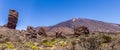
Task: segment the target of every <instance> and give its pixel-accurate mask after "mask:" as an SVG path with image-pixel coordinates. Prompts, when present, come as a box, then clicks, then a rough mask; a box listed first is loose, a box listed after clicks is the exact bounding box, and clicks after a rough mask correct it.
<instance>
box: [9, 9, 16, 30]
mask: <svg viewBox="0 0 120 50" xmlns="http://www.w3.org/2000/svg"><path fill="white" fill-rule="evenodd" d="M17 22H18V12H17V11H16V10H13V9H11V10H10V11H9V15H8V23H7V27H8V28H10V29H16V25H17Z"/></svg>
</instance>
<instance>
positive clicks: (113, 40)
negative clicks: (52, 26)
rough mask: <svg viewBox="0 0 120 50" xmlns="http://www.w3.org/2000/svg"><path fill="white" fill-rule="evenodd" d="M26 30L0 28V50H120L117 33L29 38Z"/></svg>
mask: <svg viewBox="0 0 120 50" xmlns="http://www.w3.org/2000/svg"><path fill="white" fill-rule="evenodd" d="M27 34H29V32H27V31H26V30H14V29H8V28H4V27H0V50H120V38H119V37H120V34H119V33H90V34H87V35H81V36H79V37H74V36H66V38H55V36H53V37H49V36H48V37H45V36H40V35H37V37H36V38H29V36H26V35H27Z"/></svg>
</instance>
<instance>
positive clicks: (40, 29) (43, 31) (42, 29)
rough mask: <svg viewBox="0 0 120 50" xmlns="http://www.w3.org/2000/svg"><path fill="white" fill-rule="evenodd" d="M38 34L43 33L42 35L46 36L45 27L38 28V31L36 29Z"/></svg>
mask: <svg viewBox="0 0 120 50" xmlns="http://www.w3.org/2000/svg"><path fill="white" fill-rule="evenodd" d="M38 34H39V35H43V36H47V34H46V32H45V29H44V28H42V27H41V28H39V31H38Z"/></svg>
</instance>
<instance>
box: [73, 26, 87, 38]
mask: <svg viewBox="0 0 120 50" xmlns="http://www.w3.org/2000/svg"><path fill="white" fill-rule="evenodd" d="M82 34H89V30H88V28H87V27H85V26H81V27H77V28H75V29H74V35H75V36H76V37H77V36H80V35H82Z"/></svg>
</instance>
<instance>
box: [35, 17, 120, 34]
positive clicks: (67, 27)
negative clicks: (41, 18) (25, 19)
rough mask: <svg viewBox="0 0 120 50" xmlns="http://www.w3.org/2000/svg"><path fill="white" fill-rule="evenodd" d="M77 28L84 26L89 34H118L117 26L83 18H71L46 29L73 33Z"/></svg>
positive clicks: (119, 28) (119, 29) (119, 27)
mask: <svg viewBox="0 0 120 50" xmlns="http://www.w3.org/2000/svg"><path fill="white" fill-rule="evenodd" d="M79 26H86V27H88V29H89V30H90V31H91V32H120V25H119V24H114V23H107V22H102V21H97V20H91V19H84V18H73V19H71V20H67V21H64V22H61V23H58V24H56V25H53V26H50V27H46V28H47V30H48V31H50V32H55V31H61V32H65V33H71V32H72V33H73V28H74V27H79ZM37 28H39V27H37Z"/></svg>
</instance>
